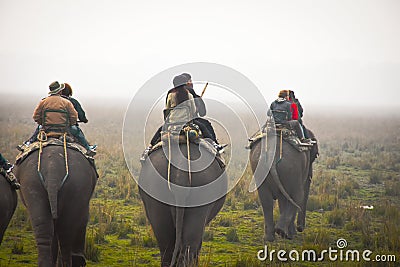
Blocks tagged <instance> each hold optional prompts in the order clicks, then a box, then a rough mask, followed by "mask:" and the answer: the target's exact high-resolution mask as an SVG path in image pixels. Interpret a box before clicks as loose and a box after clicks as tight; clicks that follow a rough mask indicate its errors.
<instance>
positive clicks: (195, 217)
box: [178, 206, 213, 266]
mask: <svg viewBox="0 0 400 267" xmlns="http://www.w3.org/2000/svg"><path fill="white" fill-rule="evenodd" d="M212 207H213V206H202V207H196V208H187V209H185V217H184V223H183V225H184V226H185V227H186V228H183V236H182V254H181V255H182V257H181V258H180V259H179V260H180V261H179V262H178V266H197V264H198V257H199V254H200V249H201V244H202V243H201V242H202V239H203V234H204V228H205V225H206V221H207V217H208V214H209V212H210V211H211V210H212Z"/></svg>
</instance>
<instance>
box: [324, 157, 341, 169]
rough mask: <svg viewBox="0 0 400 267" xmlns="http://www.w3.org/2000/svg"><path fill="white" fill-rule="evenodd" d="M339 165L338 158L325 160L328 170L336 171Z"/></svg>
mask: <svg viewBox="0 0 400 267" xmlns="http://www.w3.org/2000/svg"><path fill="white" fill-rule="evenodd" d="M339 164H340V158H339V157H329V158H327V159H326V167H327V168H328V169H333V170H334V169H336V168H337V166H339Z"/></svg>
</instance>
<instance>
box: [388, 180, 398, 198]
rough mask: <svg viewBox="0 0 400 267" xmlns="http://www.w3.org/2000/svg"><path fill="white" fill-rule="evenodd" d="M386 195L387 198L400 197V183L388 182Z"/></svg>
mask: <svg viewBox="0 0 400 267" xmlns="http://www.w3.org/2000/svg"><path fill="white" fill-rule="evenodd" d="M385 194H386V195H387V196H392V197H398V196H400V183H399V182H386V183H385Z"/></svg>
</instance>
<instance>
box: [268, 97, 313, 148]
mask: <svg viewBox="0 0 400 267" xmlns="http://www.w3.org/2000/svg"><path fill="white" fill-rule="evenodd" d="M291 104H292V103H291V102H290V101H289V90H281V91H280V92H279V95H278V99H276V100H275V101H274V102H272V104H271V106H270V109H269V110H268V116H271V115H272V116H273V118H274V120H275V123H276V124H283V125H285V124H288V125H289V126H291V127H292V128H293V129H294V130H295V131H296V134H297V136H298V137H299V138H300V141H301V142H302V143H303V144H304V145H309V144H311V140H310V139H307V138H305V136H304V131H303V127H301V125H300V123H299V121H298V120H293V117H292V108H291Z"/></svg>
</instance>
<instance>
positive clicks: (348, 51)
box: [0, 0, 400, 107]
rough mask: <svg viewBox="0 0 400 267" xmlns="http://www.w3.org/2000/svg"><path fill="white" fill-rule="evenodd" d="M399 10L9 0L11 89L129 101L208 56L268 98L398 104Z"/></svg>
mask: <svg viewBox="0 0 400 267" xmlns="http://www.w3.org/2000/svg"><path fill="white" fill-rule="evenodd" d="M399 14H400V1H397V0H392V1H389V0H358V1H357V0H337V1H327V0H315V1H311V0H306V1H304V0H302V1H300V0H299V1H296V0H293V1H262V0H258V1H257V0H254V1H233V0H230V1H208V0H202V1H161V0H160V1H154V0H153V1H133V0H114V1H111V0H109V1H100V0H85V1H80V0H79V1H78V0H72V1H71V0H69V1H58V0H35V1H31V0H8V1H7V0H0V36H1V37H0V38H1V41H0V94H2V93H8V92H11V93H15V94H21V95H22V94H25V95H31V94H37V95H42V96H45V95H46V94H47V91H48V85H49V84H50V83H51V82H52V81H54V80H59V81H60V82H68V83H70V84H71V85H72V87H73V89H74V90H75V96H76V97H78V98H84V99H88V98H89V97H91V96H93V95H96V96H100V97H108V98H123V99H125V100H126V102H127V101H128V100H129V99H130V98H131V97H133V95H134V92H135V91H136V90H137V89H138V88H140V87H141V86H142V85H143V84H144V83H145V82H146V80H148V79H150V78H151V77H152V76H153V75H155V74H157V73H159V72H161V71H163V70H164V69H166V68H170V67H173V66H175V65H180V64H184V63H189V62H198V61H200V62H213V63H219V64H223V65H226V66H228V67H231V68H234V69H236V70H237V71H239V72H241V73H243V74H244V75H246V76H247V77H248V78H250V79H251V80H252V81H253V82H254V83H255V84H256V85H257V86H258V88H259V89H260V90H261V91H262V93H263V94H264V96H265V97H266V100H267V101H268V103H270V102H271V101H272V100H274V99H275V98H276V95H277V93H278V91H279V90H280V89H293V90H294V91H295V92H296V95H297V97H298V98H300V100H301V102H302V103H303V105H310V106H312V105H317V106H318V105H328V103H329V105H340V106H351V105H362V106H370V107H381V106H385V107H387V106H389V107H398V106H399V104H398V102H397V101H395V99H397V96H396V95H397V93H398V92H399V89H400V15H399ZM194 79H195V77H194ZM171 80H172V77H171ZM168 86H170V85H166V89H167V88H168ZM390 99H393V100H390ZM0 101H3V100H0Z"/></svg>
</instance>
